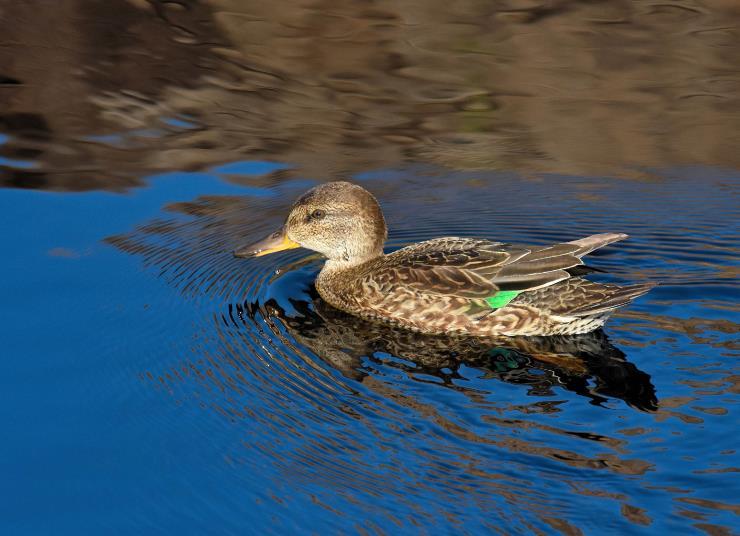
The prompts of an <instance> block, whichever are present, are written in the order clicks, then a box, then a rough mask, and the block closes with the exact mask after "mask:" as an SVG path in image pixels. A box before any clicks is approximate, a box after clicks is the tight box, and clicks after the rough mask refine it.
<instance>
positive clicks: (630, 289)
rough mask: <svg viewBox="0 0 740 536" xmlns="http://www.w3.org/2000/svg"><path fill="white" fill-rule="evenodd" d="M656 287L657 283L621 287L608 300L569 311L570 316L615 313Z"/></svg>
mask: <svg viewBox="0 0 740 536" xmlns="http://www.w3.org/2000/svg"><path fill="white" fill-rule="evenodd" d="M656 285H657V283H640V284H637V285H628V286H626V287H619V288H618V289H617V290H616V291H614V292H613V293H610V294H609V296H608V297H606V299H604V300H601V301H598V302H596V303H590V304H588V305H584V306H582V307H579V308H577V309H574V310H572V311H568V315H569V316H590V315H597V314H601V313H606V312H608V311H613V310H614V309H618V308H619V307H623V306H625V305H627V304H629V303H631V302H632V300H634V299H635V298H638V297H640V296H642V295H643V294H645V293H646V292H648V291H649V290H650V289H652V288H653V287H654V286H656Z"/></svg>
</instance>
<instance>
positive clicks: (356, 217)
mask: <svg viewBox="0 0 740 536" xmlns="http://www.w3.org/2000/svg"><path fill="white" fill-rule="evenodd" d="M387 237H388V229H387V227H386V223H385V218H384V217H383V212H382V210H381V208H380V204H379V203H378V201H377V199H376V198H375V197H374V196H373V195H372V194H371V193H370V192H369V191H367V190H366V189H365V188H363V187H361V186H359V185H357V184H353V183H350V182H344V181H336V182H327V183H323V184H320V185H318V186H316V187H314V188H312V189H311V190H309V191H308V192H306V193H304V194H303V195H301V196H300V197H299V198H298V199H297V200H296V201H295V203H294V204H293V206H292V207H291V209H290V212H289V213H288V216H287V218H286V220H285V222H284V224H283V226H282V227H281V228H280V229H278V230H277V231H275V232H273V233H271V234H270V235H268V236H267V237H265V238H263V239H262V240H259V241H257V242H255V243H252V244H249V245H246V246H243V247H239V248H237V249H236V250H234V251H233V255H234V256H235V257H239V258H250V257H262V256H265V255H269V254H273V253H276V252H279V251H284V250H288V249H293V248H299V247H302V248H305V249H308V250H312V251H314V252H317V253H320V254H321V255H323V256H324V257H326V260H325V262H324V265H323V267H322V268H321V271H320V272H319V273H318V275H317V276H316V280H315V287H316V290H317V292H318V294H319V295H320V296H321V298H322V299H323V300H324V301H325V302H327V303H328V304H329V305H331V306H332V307H335V308H336V309H339V310H341V311H344V312H346V313H349V314H352V315H355V316H358V317H361V318H363V319H365V320H372V321H379V322H384V323H386V324H390V325H393V326H397V327H401V328H404V329H408V330H411V331H415V332H419V333H425V334H430V335H451V336H455V335H461V336H473V337H501V336H503V337H518V336H554V335H579V334H584V333H589V332H592V331H595V330H597V329H599V328H601V327H602V326H603V325H604V323H605V322H606V321H607V319H608V318H609V317H610V316H611V315H612V313H614V311H616V310H617V309H619V308H621V307H623V306H625V305H628V304H630V303H631V302H632V301H633V300H634V299H635V298H637V297H639V296H642V295H643V294H645V293H646V292H648V291H649V290H650V289H651V288H653V287H654V286H655V284H654V283H637V284H631V285H625V286H619V285H614V284H605V283H598V282H594V281H591V280H589V279H586V278H585V277H584V276H585V275H588V274H589V273H592V272H594V271H598V270H595V269H592V268H590V267H587V266H586V265H585V264H584V262H583V257H584V256H585V255H587V254H589V253H591V252H592V251H595V250H597V249H599V248H602V247H604V246H607V245H609V244H612V243H614V242H617V241H620V240H624V239H625V238H627V235H626V234H623V233H602V234H594V235H591V236H587V237H585V238H581V239H578V240H573V241H569V242H561V243H558V244H553V245H549V246H521V245H514V244H509V243H505V242H495V241H491V240H487V239H484V238H468V237H441V238H434V239H431V240H427V241H424V242H418V243H415V244H411V245H409V246H407V247H404V248H401V249H398V250H396V251H393V252H390V253H385V251H384V245H385V242H386V239H387Z"/></svg>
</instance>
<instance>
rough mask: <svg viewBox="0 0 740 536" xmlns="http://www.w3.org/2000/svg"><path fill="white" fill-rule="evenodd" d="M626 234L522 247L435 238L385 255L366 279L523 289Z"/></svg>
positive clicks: (456, 288) (560, 276)
mask: <svg viewBox="0 0 740 536" xmlns="http://www.w3.org/2000/svg"><path fill="white" fill-rule="evenodd" d="M625 237H626V235H617V234H608V235H606V234H605V235H594V236H592V237H588V238H585V239H582V240H577V241H574V242H566V243H562V244H555V245H552V246H547V247H539V246H538V247H523V246H514V245H511V244H503V243H500V242H490V241H488V240H480V239H471V238H439V239H436V240H430V241H428V242H422V243H420V244H415V245H413V246H410V247H408V248H405V249H402V250H400V251H397V252H395V253H393V254H392V255H389V256H388V257H386V259H387V262H386V264H385V265H384V266H382V267H380V269H379V270H377V271H376V272H375V273H374V274H373V275H372V279H373V280H374V282H375V283H376V284H378V285H379V286H381V287H388V286H389V285H401V286H405V287H408V288H410V289H413V290H415V291H417V292H424V293H431V294H441V295H448V296H460V297H465V298H470V299H481V298H486V297H489V296H492V295H493V294H495V293H496V292H497V291H499V290H513V291H520V292H521V291H527V290H535V289H538V288H543V287H546V286H550V285H552V284H554V283H557V282H558V281H562V280H564V279H568V278H569V277H571V276H572V274H571V272H569V270H571V269H573V268H575V267H577V266H582V265H583V261H582V260H581V257H582V256H583V255H585V254H586V253H589V252H590V251H593V250H594V249H596V248H598V247H601V246H603V245H606V244H608V243H611V242H614V241H616V240H621V239H622V238H625Z"/></svg>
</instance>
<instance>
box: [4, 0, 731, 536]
mask: <svg viewBox="0 0 740 536" xmlns="http://www.w3.org/2000/svg"><path fill="white" fill-rule="evenodd" d="M34 4H36V3H35V2H17V3H13V4H12V5H11V4H7V5H1V6H0V14H1V15H2V17H1V18H0V36H3V37H0V99H2V103H3V107H2V108H0V183H1V184H2V185H3V186H5V188H3V189H0V223H1V224H2V227H3V229H4V231H5V232H4V233H3V234H2V239H0V240H1V242H0V248H1V249H2V251H3V257H2V259H3V262H2V264H0V275H1V276H2V277H0V295H2V296H3V299H2V301H0V318H1V319H2V326H3V328H2V331H1V334H2V341H3V352H2V358H0V363H2V367H3V374H2V376H1V378H2V379H1V380H0V381H1V382H2V385H0V392H2V393H3V401H4V403H3V404H2V405H0V408H2V409H0V422H2V423H3V430H4V432H5V434H4V441H3V444H2V447H0V468H1V469H2V473H3V475H4V478H3V485H2V487H0V497H1V498H2V501H0V529H1V531H2V533H8V534H88V533H90V534H98V533H105V534H108V533H113V534H119V533H120V534H172V533H183V534H245V533H257V534H263V533H264V534H306V533H308V534H310V533H322V534H324V533H368V534H395V533H404V534H406V533H409V534H416V533H421V534H427V533H434V534H436V533H455V534H457V533H461V534H481V533H502V534H512V533H522V534H529V533H537V534H557V533H563V534H578V533H586V534H652V533H655V532H661V531H662V532H665V533H671V534H674V533H676V534H701V533H707V534H713V535H714V534H731V533H736V532H738V530H740V523H739V522H738V516H739V515H740V505H739V504H738V500H737V497H738V496H740V486H738V483H737V482H738V479H737V473H738V471H740V457H739V456H738V452H737V448H738V447H737V422H738V410H737V403H738V392H739V391H738V389H739V388H738V378H740V370H739V369H738V364H737V358H738V349H739V347H738V339H737V334H738V327H739V326H740V314H739V313H738V308H737V303H738V299H740V292H739V291H738V285H737V279H738V239H739V238H740V236H739V235H740V228H739V226H738V221H740V199H739V195H738V194H739V191H740V181H739V180H738V179H739V178H740V172H739V171H738V167H740V162H739V161H738V160H737V155H738V154H739V153H738V152H737V147H738V146H740V144H739V143H738V141H739V140H738V129H737V125H738V124H740V121H739V119H740V117H739V116H740V113H739V112H740V109H739V107H738V100H737V99H738V92H737V89H738V74H737V66H736V58H737V57H739V56H738V52H740V50H738V49H740V43H739V42H738V39H737V35H738V34H737V21H738V20H739V19H738V17H740V13H738V10H737V8H736V7H735V6H734V4H733V3H732V2H721V1H715V2H703V3H702V2H664V3H653V4H643V3H640V4H638V3H632V2H626V1H625V2H621V1H620V2H587V3H583V2H569V1H561V2H548V3H542V4H540V3H537V2H514V1H511V2H504V3H501V4H500V5H496V6H493V5H491V4H490V3H489V2H465V3H462V4H460V3H455V4H453V5H450V4H449V3H445V4H441V3H440V4H439V5H437V4H435V3H432V4H429V6H431V7H427V8H424V9H422V7H420V6H418V5H416V4H414V3H411V2H405V1H403V2H374V3H372V4H365V3H362V4H357V5H355V4H352V5H349V4H348V5H346V6H345V5H342V6H339V5H334V4H332V5H321V6H319V5H315V4H313V3H304V2H297V1H296V2H281V3H279V6H276V5H275V4H274V3H270V4H269V5H268V4H264V5H263V4H261V3H249V2H243V1H237V0H210V1H203V2H192V3H190V2H188V3H176V2H151V3H149V2H139V1H138V0H136V1H123V0H115V1H111V2H106V7H105V8H102V7H100V4H99V3H96V2H88V1H83V0H79V1H76V2H64V3H59V4H58V5H55V6H54V7H53V8H48V9H39V7H38V6H35V9H34ZM47 7H48V6H47ZM278 7H279V9H278ZM59 43H64V46H59ZM334 178H343V179H348V180H353V181H355V182H358V183H359V184H361V185H363V186H364V187H366V188H368V189H369V190H371V191H372V192H373V193H374V194H375V195H376V196H377V197H378V199H379V200H380V202H381V204H382V206H383V208H384V210H385V214H386V218H387V221H388V225H389V228H390V236H389V242H388V245H387V249H388V250H389V251H390V250H393V249H395V248H398V247H401V246H403V245H405V244H408V243H410V242H414V241H418V240H424V239H429V238H433V237H436V236H442V235H458V236H480V237H487V238H491V239H495V240H501V241H508V242H516V243H524V244H533V245H541V244H547V243H552V242H555V241H565V240H573V239H576V238H580V237H583V236H586V235H589V234H593V233H598V232H625V233H628V234H630V239H629V240H627V241H625V242H620V243H618V244H615V245H612V246H610V247H608V248H605V249H603V250H600V251H598V252H596V253H594V254H593V256H592V264H594V265H595V266H596V267H598V268H601V269H603V270H605V273H600V274H596V275H595V276H594V277H596V278H598V279H600V280H602V281H610V282H615V283H631V282H642V281H654V282H658V283H660V286H658V287H656V288H655V289H654V290H653V291H651V292H650V293H649V294H648V295H647V296H645V297H643V298H640V299H639V300H638V301H637V302H636V303H634V304H633V305H632V306H630V307H629V308H627V309H624V310H622V311H620V312H619V313H618V314H617V315H615V316H614V317H613V319H612V320H611V321H610V322H609V323H608V324H607V329H606V330H605V332H603V333H602V332H599V333H596V334H593V335H589V336H583V337H575V338H550V339H509V340H506V341H500V343H496V344H493V343H490V342H488V343H482V342H480V341H475V340H464V339H462V340H459V339H458V340H449V339H444V338H439V337H422V336H418V335H413V334H410V333H406V332H404V331H400V330H395V329H391V328H388V327H385V326H382V325H377V324H372V323H368V322H362V321H359V320H357V319H355V318H353V317H351V316H348V315H345V314H343V313H341V312H338V311H336V310H334V309H332V308H331V307H329V306H328V305H327V304H325V303H323V302H322V300H321V299H320V298H319V297H318V296H317V294H316V292H315V289H314V288H313V286H312V282H313V279H314V277H315V275H316V273H317V272H318V270H319V269H320V267H321V263H322V260H321V259H320V258H319V257H318V256H316V255H313V254H311V253H310V252H306V251H305V250H291V251H288V252H284V253H281V254H279V255H274V256H269V257H263V258H258V259H252V260H243V259H234V258H232V256H231V254H230V251H231V250H232V249H233V248H234V247H235V246H236V245H238V244H242V243H244V242H248V241H250V240H253V239H256V238H259V237H260V236H262V235H264V234H265V233H267V232H270V231H272V230H273V229H275V228H276V227H277V226H279V225H280V224H281V223H282V221H283V218H284V217H285V215H286V211H287V210H288V208H289V206H290V204H291V203H292V201H293V200H294V199H295V198H296V197H297V196H298V195H300V194H301V193H303V192H304V191H305V190H306V189H308V188H310V187H311V186H313V185H315V184H318V183H320V182H322V181H325V180H328V179H334Z"/></svg>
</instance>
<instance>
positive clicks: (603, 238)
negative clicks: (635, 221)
mask: <svg viewBox="0 0 740 536" xmlns="http://www.w3.org/2000/svg"><path fill="white" fill-rule="evenodd" d="M628 236H629V235H626V234H624V233H602V234H595V235H591V236H587V237H586V238H581V239H579V240H573V241H572V242H568V244H573V245H575V246H578V247H579V249H578V251H576V252H575V253H573V255H575V256H576V257H579V258H580V257H583V256H584V255H588V254H589V253H591V252H592V251H593V250H595V249H599V248H603V247H604V246H607V245H609V244H611V243H612V242H619V241H620V240H624V239H625V238H628Z"/></svg>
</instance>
